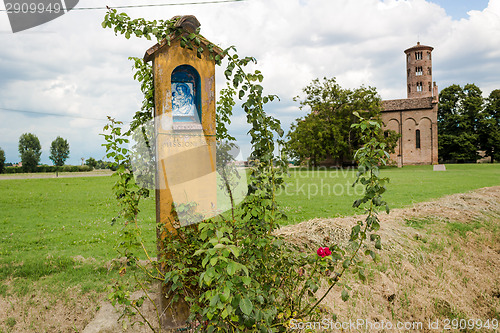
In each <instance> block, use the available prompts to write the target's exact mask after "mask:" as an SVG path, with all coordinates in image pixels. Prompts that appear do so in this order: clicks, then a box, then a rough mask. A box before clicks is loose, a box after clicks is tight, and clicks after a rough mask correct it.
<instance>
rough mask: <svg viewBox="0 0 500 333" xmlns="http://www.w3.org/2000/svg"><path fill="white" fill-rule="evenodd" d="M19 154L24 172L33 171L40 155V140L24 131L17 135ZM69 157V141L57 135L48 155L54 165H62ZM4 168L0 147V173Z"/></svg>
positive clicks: (3, 156)
mask: <svg viewBox="0 0 500 333" xmlns="http://www.w3.org/2000/svg"><path fill="white" fill-rule="evenodd" d="M18 150H19V156H20V157H21V162H22V165H23V169H24V171H26V172H34V171H35V170H36V167H37V165H38V163H40V157H41V155H42V145H41V144H40V140H39V139H38V137H37V136H36V135H35V134H33V133H24V134H22V135H21V136H20V137H19V145H18ZM68 157H69V143H68V141H67V140H65V139H63V138H61V137H59V136H58V137H57V138H56V139H55V140H54V141H52V144H51V145H50V156H49V158H50V159H51V160H52V162H53V163H54V165H55V166H63V165H64V162H65V161H66V159H67V158H68ZM4 168H5V152H4V151H3V150H2V149H1V148H0V173H3V172H4Z"/></svg>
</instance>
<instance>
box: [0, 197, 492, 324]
mask: <svg viewBox="0 0 500 333" xmlns="http://www.w3.org/2000/svg"><path fill="white" fill-rule="evenodd" d="M380 218H381V230H380V231H379V234H380V235H381V237H382V244H383V249H382V250H380V251H378V253H379V255H380V258H381V259H380V261H379V262H378V263H373V262H372V261H371V259H369V258H366V259H365V261H366V275H367V277H368V281H367V282H366V283H361V282H360V281H359V280H357V279H356V278H355V277H354V276H345V277H344V278H343V282H347V283H348V284H349V286H350V287H351V288H352V291H351V292H350V294H351V298H350V300H349V301H348V302H343V301H342V300H341V299H340V291H341V289H340V287H338V288H337V287H335V288H334V290H332V292H331V293H330V294H329V295H328V296H327V297H326V298H325V300H324V301H323V304H322V309H323V310H324V313H325V316H327V317H331V316H332V315H333V314H335V315H336V316H337V322H340V323H343V322H349V320H351V322H357V321H358V320H363V321H364V326H362V327H360V326H358V327H355V328H353V327H352V326H351V327H350V328H347V329H346V330H345V331H347V332H384V331H385V332H396V331H397V330H377V329H376V328H377V327H380V325H381V324H382V323H387V322H391V323H392V324H394V325H396V323H398V322H402V323H417V324H413V325H414V326H413V329H412V328H410V329H406V330H402V331H405V332H413V331H414V332H442V331H443V328H444V326H443V325H444V324H445V323H446V319H450V320H451V319H454V318H455V319H457V318H458V319H467V320H468V319H475V320H482V321H483V322H486V320H488V319H489V320H490V321H491V320H492V319H497V320H499V321H500V187H489V188H482V189H479V190H476V191H472V192H468V193H461V194H454V195H450V196H446V197H443V198H441V199H438V200H435V201H431V202H424V203H418V204H415V205H414V206H413V207H410V208H405V209H395V210H393V211H391V213H390V214H389V215H387V214H385V213H381V214H380ZM361 219H363V216H353V217H345V218H335V219H314V220H310V221H306V222H302V223H299V224H297V225H293V226H286V227H283V228H282V229H280V230H279V231H278V233H279V234H281V235H283V236H284V237H285V238H286V239H288V240H289V241H290V242H293V243H296V244H299V245H302V246H303V248H304V249H305V250H314V249H315V248H316V247H318V246H327V245H329V244H332V243H341V244H345V243H346V242H347V240H348V238H349V234H350V228H351V226H352V225H353V224H355V223H356V221H358V220H361ZM324 289H325V288H323V290H324ZM105 296H106V295H97V294H89V293H87V294H82V293H81V292H80V291H78V290H67V291H64V292H63V293H62V294H61V295H47V294H43V293H38V294H28V295H26V296H23V297H19V296H15V295H8V296H0V333H3V332H37V333H38V332H50V333H54V332H64V333H66V332H84V333H90V332H91V333H97V332H101V333H104V332H108V333H114V332H123V331H124V330H123V328H122V324H116V320H117V318H118V316H119V315H117V314H116V312H115V310H114V309H113V308H112V307H110V306H109V304H108V303H107V302H106V300H105ZM148 307H149V308H150V309H152V307H151V305H148ZM148 316H150V318H151V317H152V316H153V312H152V311H150V313H149V314H148ZM429 321H431V322H432V323H435V322H436V321H438V324H439V329H438V330H433V329H431V328H429V326H428V325H429ZM370 323H371V325H372V326H369V325H370ZM418 323H422V326H415V325H418ZM450 323H451V322H450ZM373 325H375V326H373ZM376 325H379V326H376ZM85 327H87V329H85ZM374 327H375V329H374ZM141 331H142V329H141ZM328 331H332V330H328ZM333 331H335V330H333ZM450 331H454V330H450ZM462 331H463V332H468V331H469V332H495V331H496V330H493V329H484V328H483V329H479V330H467V329H466V330H462ZM127 332H139V330H138V328H137V326H135V328H134V329H130V328H129V330H128V331H127ZM144 332H147V330H144Z"/></svg>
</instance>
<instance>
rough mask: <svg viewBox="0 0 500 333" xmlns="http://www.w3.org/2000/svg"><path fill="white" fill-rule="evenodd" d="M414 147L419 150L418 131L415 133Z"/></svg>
mask: <svg viewBox="0 0 500 333" xmlns="http://www.w3.org/2000/svg"><path fill="white" fill-rule="evenodd" d="M415 146H416V148H417V149H420V130H419V129H418V130H416V131H415Z"/></svg>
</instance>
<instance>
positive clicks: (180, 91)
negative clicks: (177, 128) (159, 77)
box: [171, 65, 201, 123]
mask: <svg viewBox="0 0 500 333" xmlns="http://www.w3.org/2000/svg"><path fill="white" fill-rule="evenodd" d="M171 87H172V116H173V118H174V122H196V123H201V94H200V75H199V74H198V72H197V71H196V69H194V68H193V67H192V66H189V65H181V66H178V67H176V68H175V69H174V71H173V72H172V76H171Z"/></svg>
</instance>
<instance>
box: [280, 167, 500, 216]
mask: <svg viewBox="0 0 500 333" xmlns="http://www.w3.org/2000/svg"><path fill="white" fill-rule="evenodd" d="M446 168H447V171H446V172H438V171H432V166H431V165H422V166H405V167H404V168H399V169H398V168H387V169H384V170H382V171H381V176H383V177H389V178H390V183H389V184H388V185H387V193H386V194H385V199H386V201H387V202H388V203H389V206H390V208H402V207H405V206H408V205H411V204H412V203H415V202H422V201H428V200H430V199H435V198H439V197H442V196H444V195H448V194H453V193H461V192H466V191H470V190H473V189H477V188H481V187H487V186H495V185H500V165H499V164H456V165H447V166H446ZM290 175H291V178H290V179H289V180H288V181H287V189H286V190H284V191H282V192H281V193H280V195H279V196H278V201H279V202H280V204H281V206H282V208H284V209H285V211H286V212H287V214H288V216H289V223H291V224H294V223H297V222H301V221H304V220H309V219H312V218H315V217H338V216H347V215H353V214H355V213H360V212H362V211H359V210H355V209H353V208H352V203H353V202H354V200H355V199H356V198H357V197H359V194H361V189H362V188H361V187H355V188H352V187H351V185H352V183H353V182H354V180H355V177H356V171H354V170H353V169H351V170H335V169H326V168H324V169H319V170H306V169H298V168H292V169H291V170H290ZM359 186H361V185H359ZM356 193H357V194H356Z"/></svg>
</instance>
